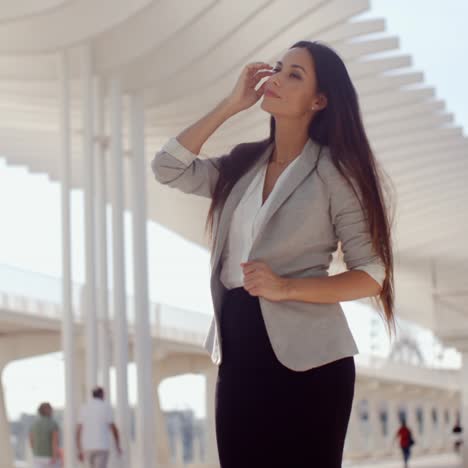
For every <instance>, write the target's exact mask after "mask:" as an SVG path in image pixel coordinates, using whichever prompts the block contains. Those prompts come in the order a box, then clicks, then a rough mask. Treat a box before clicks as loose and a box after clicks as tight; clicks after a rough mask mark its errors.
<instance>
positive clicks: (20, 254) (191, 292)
mask: <svg viewBox="0 0 468 468" xmlns="http://www.w3.org/2000/svg"><path fill="white" fill-rule="evenodd" d="M371 5H372V7H371V10H370V12H369V13H366V14H365V15H363V16H362V17H363V18H364V17H374V18H375V17H384V18H386V21H387V31H388V32H389V33H390V34H391V35H397V36H399V37H400V51H401V52H403V53H407V54H410V55H412V57H413V68H414V70H416V71H423V72H424V76H425V82H426V83H427V84H428V85H430V86H434V87H435V88H436V96H437V98H439V99H444V100H445V101H446V103H447V109H448V111H450V112H453V113H454V114H455V121H456V123H457V124H458V125H462V126H463V127H464V129H465V130H464V133H465V135H466V129H467V128H468V106H467V104H468V92H467V90H466V83H468V65H467V64H466V60H460V58H464V57H466V56H468V53H467V52H468V50H467V48H468V46H467V45H468V32H467V28H466V25H465V20H466V18H467V17H468V2H465V1H461V0H447V1H444V2H440V1H434V0H424V1H423V0H410V1H408V0H405V1H403V0H391V1H390V0H373V1H372V2H371ZM441 5H443V8H442V7H441ZM12 200H14V203H12ZM59 201H60V197H59V186H58V185H57V184H53V183H50V182H49V181H48V179H47V177H46V176H41V175H37V174H34V175H31V174H29V173H28V172H27V171H26V170H25V169H24V168H12V167H8V166H7V165H6V164H5V161H4V160H3V159H1V158H0V213H2V219H3V220H4V221H5V220H7V221H8V222H6V223H5V222H4V223H2V224H3V226H2V229H1V232H0V236H1V237H0V239H1V242H0V265H10V266H12V267H15V268H17V269H21V270H26V271H33V272H38V273H40V274H42V275H43V277H42V281H43V283H44V284H47V285H49V286H48V288H49V287H50V289H51V290H53V289H54V288H58V287H59V283H58V280H57V279H56V278H58V276H59V275H60V270H61V264H60V254H61V250H60V218H59V215H60V205H59ZM72 207H73V217H72V232H73V242H74V244H73V245H74V256H73V267H74V273H73V274H74V278H75V280H76V281H77V282H82V280H83V278H84V265H83V258H84V251H83V244H84V242H83V232H82V226H83V216H82V194H81V193H80V192H79V191H74V192H73V193H72ZM125 222H126V242H127V245H128V248H127V257H126V265H127V284H128V286H129V289H130V290H131V289H132V271H131V270H132V262H131V229H129V228H130V218H129V217H128V216H126V219H125ZM148 239H149V246H148V249H149V252H148V264H149V273H150V295H151V297H152V299H153V300H157V301H161V302H165V303H168V304H172V305H176V306H178V307H182V308H186V309H190V310H196V311H199V312H204V313H207V314H210V313H212V306H211V299H210V291H209V254H208V252H207V251H205V250H204V249H202V248H200V247H198V246H195V245H192V244H191V243H189V242H187V241H185V240H183V239H181V238H180V237H178V236H177V235H175V234H173V233H171V232H169V231H168V230H167V229H164V228H163V227H161V226H158V225H156V224H155V223H150V224H149V225H148ZM39 246H40V248H38V247H39ZM10 272H11V271H10ZM7 273H8V271H7V270H5V269H4V271H3V274H4V277H5V274H7ZM1 275H2V267H1V266H0V278H1ZM28 277H29V276H28V275H27V274H24V278H28ZM181 283H183V284H185V285H190V287H187V288H186V289H185V294H184V295H181V294H180V290H179V288H177V287H174V285H175V284H181ZM24 284H28V282H27V281H25V282H24ZM29 284H31V283H29ZM48 288H45V289H44V293H46V292H45V291H49V289H48ZM47 294H48V292H47ZM345 312H346V314H347V317H348V320H349V322H350V326H351V329H352V331H353V334H354V335H355V338H356V341H357V342H358V346H359V347H360V348H361V349H362V348H367V347H368V346H369V342H368V340H369V334H368V333H367V331H368V330H367V329H365V330H363V327H362V326H361V325H362V321H361V320H360V319H359V318H360V317H361V318H363V319H364V320H367V321H368V318H369V313H370V312H369V311H368V310H361V309H360V310H356V307H355V306H353V305H351V304H345ZM366 323H367V322H366ZM383 348H385V344H384V345H383ZM382 351H384V350H382ZM62 378H63V364H62V359H61V356H60V355H59V354H53V355H48V356H44V357H38V358H34V359H30V360H24V361H18V362H16V363H13V364H11V365H10V366H8V367H7V368H6V369H5V372H4V375H3V384H4V388H5V398H6V402H7V410H8V414H9V417H10V419H15V418H17V417H18V416H19V415H20V414H21V412H23V411H24V412H29V413H32V412H34V411H35V410H36V407H37V405H38V403H40V401H42V400H50V401H51V402H52V403H53V404H55V405H57V406H61V405H63V385H62ZM129 382H130V383H129V398H130V402H131V403H134V402H135V401H136V391H135V385H134V382H135V369H134V367H133V366H130V367H129ZM187 388H190V389H191V391H190V392H187V391H186V389H187ZM31 395H34V398H32V397H31ZM160 397H161V404H162V407H163V409H173V408H178V409H186V408H192V409H194V411H195V414H196V415H197V416H199V417H203V416H204V408H203V406H204V381H203V378H202V377H200V376H191V375H187V376H181V377H177V378H173V379H168V380H167V381H165V382H163V384H162V385H161V389H160Z"/></svg>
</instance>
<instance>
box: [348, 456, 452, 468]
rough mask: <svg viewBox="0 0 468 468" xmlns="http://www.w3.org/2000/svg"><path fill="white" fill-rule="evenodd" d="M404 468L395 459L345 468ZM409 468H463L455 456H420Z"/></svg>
mask: <svg viewBox="0 0 468 468" xmlns="http://www.w3.org/2000/svg"><path fill="white" fill-rule="evenodd" d="M355 467H356V468H357V467H359V468H403V461H402V460H397V459H395V460H394V461H386V462H382V461H375V462H372V461H364V460H363V461H359V462H355V463H354V464H352V463H347V464H346V463H344V464H343V468H355ZM409 468H461V462H460V458H459V457H457V456H456V455H455V454H448V455H431V456H419V457H415V458H412V459H411V460H410V462H409Z"/></svg>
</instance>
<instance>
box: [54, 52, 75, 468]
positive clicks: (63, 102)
mask: <svg viewBox="0 0 468 468" xmlns="http://www.w3.org/2000/svg"><path fill="white" fill-rule="evenodd" d="M68 71H69V67H68V54H67V52H65V51H63V52H62V53H61V54H60V57H59V61H58V72H59V79H60V140H61V146H60V152H61V157H60V162H59V165H60V193H61V212H62V213H61V215H62V349H63V355H64V369H65V408H64V409H65V412H64V424H63V442H64V453H65V467H66V468H72V467H74V465H75V460H76V447H75V438H74V432H75V425H76V412H75V401H76V396H75V373H74V370H75V365H74V354H75V334H74V323H73V305H72V263H71V228H70V156H71V144H70V89H69V86H70V83H69V76H68Z"/></svg>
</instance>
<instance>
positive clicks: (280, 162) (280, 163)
mask: <svg viewBox="0 0 468 468" xmlns="http://www.w3.org/2000/svg"><path fill="white" fill-rule="evenodd" d="M274 152H275V150H273V151H272V152H271V157H270V162H273V163H275V164H278V165H280V166H283V165H288V164H290V163H291V162H292V161H294V159H291V161H276V160H274V159H273V158H272V156H273V153H274Z"/></svg>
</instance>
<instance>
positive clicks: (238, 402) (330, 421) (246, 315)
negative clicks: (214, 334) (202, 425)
mask: <svg viewBox="0 0 468 468" xmlns="http://www.w3.org/2000/svg"><path fill="white" fill-rule="evenodd" d="M221 335H222V340H221V342H222V355H223V361H222V363H221V365H220V366H219V368H218V378H217V382H216V401H215V405H216V409H215V410H216V438H217V444H218V453H219V458H220V463H221V468H251V467H252V468H253V467H255V468H263V467H265V468H269V467H282V468H306V467H307V468H312V467H313V468H341V463H342V457H343V447H344V440H345V436H346V430H347V427H348V422H349V417H350V413H351V406H352V401H353V395H354V383H355V366H354V358H353V357H352V356H350V357H345V358H343V359H339V360H337V361H334V362H331V363H328V364H325V365H323V366H320V367H316V368H313V369H309V370H306V371H299V372H298V371H293V370H291V369H289V368H287V367H286V366H284V365H283V364H281V363H280V362H279V361H278V359H277V358H276V356H275V354H274V351H273V349H272V347H271V344H270V341H269V338H268V335H267V331H266V328H265V324H264V321H263V316H262V313H261V309H260V303H259V300H258V297H254V296H251V295H250V294H249V293H248V292H247V291H246V290H245V289H244V288H243V287H240V288H235V289H231V290H229V291H228V292H227V293H226V295H225V298H224V302H223V306H222V311H221ZM311 339H312V338H311Z"/></svg>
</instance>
